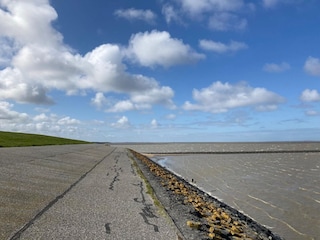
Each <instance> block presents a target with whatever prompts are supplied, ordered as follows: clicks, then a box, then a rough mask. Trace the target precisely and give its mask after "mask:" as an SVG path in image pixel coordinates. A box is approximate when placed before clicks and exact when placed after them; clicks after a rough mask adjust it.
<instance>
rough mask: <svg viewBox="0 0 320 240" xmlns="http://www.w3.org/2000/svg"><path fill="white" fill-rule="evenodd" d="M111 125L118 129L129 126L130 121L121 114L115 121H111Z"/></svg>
mask: <svg viewBox="0 0 320 240" xmlns="http://www.w3.org/2000/svg"><path fill="white" fill-rule="evenodd" d="M111 127H113V128H119V129H127V128H130V127H131V123H130V122H129V119H128V118H127V117H126V116H122V117H121V118H120V119H119V120H118V121H117V122H115V123H112V124H111Z"/></svg>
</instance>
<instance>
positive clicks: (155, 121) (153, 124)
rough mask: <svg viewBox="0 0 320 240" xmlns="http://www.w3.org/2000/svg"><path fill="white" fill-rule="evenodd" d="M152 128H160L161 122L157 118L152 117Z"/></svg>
mask: <svg viewBox="0 0 320 240" xmlns="http://www.w3.org/2000/svg"><path fill="white" fill-rule="evenodd" d="M150 125H151V128H158V126H159V124H158V122H157V120H156V119H152V121H151V122H150Z"/></svg>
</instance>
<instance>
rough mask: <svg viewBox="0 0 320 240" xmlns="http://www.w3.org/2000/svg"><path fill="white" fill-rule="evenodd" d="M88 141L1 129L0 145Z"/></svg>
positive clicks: (14, 145) (17, 145)
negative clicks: (3, 130)
mask: <svg viewBox="0 0 320 240" xmlns="http://www.w3.org/2000/svg"><path fill="white" fill-rule="evenodd" d="M87 143H89V142H85V141H80V140H73V139H67V138H59V137H52V136H45V135H38V134H28V133H15V132H2V131H0V147H27V146H45V145H65V144H87Z"/></svg>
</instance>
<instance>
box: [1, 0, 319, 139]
mask: <svg viewBox="0 0 320 240" xmlns="http://www.w3.org/2000/svg"><path fill="white" fill-rule="evenodd" d="M319 12H320V2H319V1H318V0H197V1H194V0H154V1H146V0H135V1H132V0H108V1H105V0H94V1H92V0H63V1H62V0H50V1H49V0H0V130H1V131H14V132H27V133H38V134H45V135H53V136H60V137H67V138H73V139H81V140H87V141H99V142H238V141H244V142H248V141H249V142H252V141H320V28H319V26H320V14H319Z"/></svg>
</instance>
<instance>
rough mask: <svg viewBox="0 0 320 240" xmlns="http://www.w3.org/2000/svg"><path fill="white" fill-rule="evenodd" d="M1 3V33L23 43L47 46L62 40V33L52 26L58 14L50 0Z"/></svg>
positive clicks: (18, 0) (20, 0)
mask: <svg viewBox="0 0 320 240" xmlns="http://www.w3.org/2000/svg"><path fill="white" fill-rule="evenodd" d="M1 5H2V7H3V8H2V9H0V35H4V36H7V37H9V38H12V39H15V41H16V42H18V43H19V44H22V45H24V44H39V45H42V46H46V45H56V43H60V42H61V41H62V35H61V34H60V33H59V32H57V31H55V30H54V29H53V28H52V27H51V22H52V21H54V20H56V19H57V17H58V15H57V13H56V11H55V10H54V9H53V8H52V7H51V6H50V5H49V1H48V0H35V1H23V0H16V1H2V4H1ZM3 9H6V11H5V10H3ZM34 26H37V27H34Z"/></svg>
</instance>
